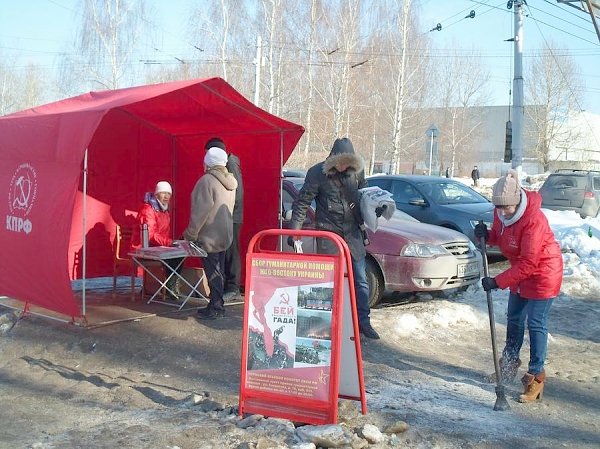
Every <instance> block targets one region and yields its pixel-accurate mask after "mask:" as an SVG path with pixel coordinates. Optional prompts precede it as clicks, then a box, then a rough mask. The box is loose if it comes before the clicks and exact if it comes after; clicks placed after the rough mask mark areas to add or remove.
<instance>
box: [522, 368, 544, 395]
mask: <svg viewBox="0 0 600 449" xmlns="http://www.w3.org/2000/svg"><path fill="white" fill-rule="evenodd" d="M545 380H546V373H545V372H544V371H542V372H541V373H539V374H531V373H526V374H525V375H524V376H523V378H522V379H521V382H522V383H523V386H524V387H525V391H524V392H523V394H522V395H521V396H519V402H533V401H535V400H536V399H542V396H543V394H544V381H545Z"/></svg>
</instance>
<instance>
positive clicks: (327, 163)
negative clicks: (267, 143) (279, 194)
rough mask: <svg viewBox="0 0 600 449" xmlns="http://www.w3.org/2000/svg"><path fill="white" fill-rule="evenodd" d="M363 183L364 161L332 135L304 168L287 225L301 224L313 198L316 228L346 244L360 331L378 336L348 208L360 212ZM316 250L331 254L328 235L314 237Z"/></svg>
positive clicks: (355, 223)
mask: <svg viewBox="0 0 600 449" xmlns="http://www.w3.org/2000/svg"><path fill="white" fill-rule="evenodd" d="M366 186H367V182H366V180H365V174H364V162H363V160H362V158H361V157H360V156H358V155H357V154H356V153H355V152H354V147H353V146H352V142H350V139H348V138H345V137H344V138H341V139H336V140H335V142H334V143H333V148H332V149H331V153H330V154H329V156H328V157H327V159H325V160H324V161H323V162H320V163H318V164H316V165H314V166H312V167H311V168H310V169H309V170H308V172H307V174H306V178H305V180H304V185H303V186H302V189H301V190H300V193H299V195H298V198H297V199H296V200H295V201H294V204H293V205H292V220H291V227H292V229H301V228H302V224H303V223H304V218H305V217H306V210H307V209H308V207H309V206H310V204H311V202H312V201H313V200H315V201H316V203H317V207H316V211H315V214H316V215H315V219H316V228H317V229H318V230H324V231H331V232H334V233H336V234H338V235H339V236H341V237H342V238H343V239H344V240H345V241H346V243H347V244H348V247H349V248H350V252H351V254H352V271H353V272H354V288H355V290H356V300H357V314H358V322H359V328H360V332H361V333H362V334H363V335H364V336H365V337H368V338H373V339H378V338H379V334H378V333H377V332H376V331H375V329H373V327H372V326H371V319H370V309H369V284H368V282H367V276H366V270H365V256H366V254H367V252H366V250H365V240H364V238H363V232H362V230H361V225H363V223H362V219H360V218H359V219H357V215H356V214H355V213H354V212H353V210H352V208H351V206H353V204H352V203H354V204H356V210H357V213H358V214H360V207H359V204H360V201H359V192H358V189H361V188H363V187H366ZM359 221H360V223H359ZM317 251H318V252H319V253H323V254H332V253H334V252H336V247H335V244H334V243H333V242H332V241H331V240H329V239H317Z"/></svg>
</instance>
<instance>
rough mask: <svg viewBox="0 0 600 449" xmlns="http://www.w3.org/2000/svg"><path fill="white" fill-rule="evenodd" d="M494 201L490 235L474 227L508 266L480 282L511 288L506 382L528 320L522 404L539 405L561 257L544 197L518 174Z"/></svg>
mask: <svg viewBox="0 0 600 449" xmlns="http://www.w3.org/2000/svg"><path fill="white" fill-rule="evenodd" d="M492 202H493V203H494V205H495V206H496V213H495V214H494V222H493V224H492V229H491V231H489V232H488V230H487V227H486V226H485V225H484V224H483V223H480V224H478V225H477V226H476V227H475V235H476V236H477V237H478V238H481V237H485V238H486V240H487V242H488V243H489V244H490V245H497V246H498V247H499V248H500V250H501V251H502V254H503V255H504V257H506V258H507V259H508V261H509V262H510V268H508V269H507V270H505V271H503V272H502V273H500V274H499V275H497V276H496V277H484V278H483V279H482V280H481V283H482V285H483V288H484V290H485V291H490V290H493V289H496V288H501V289H505V288H509V289H510V295H509V297H508V313H507V324H506V344H505V346H504V350H503V351H502V358H501V359H500V366H501V373H502V376H503V378H506V379H507V380H508V381H510V380H512V379H514V377H515V376H516V374H517V370H518V368H519V366H520V364H521V360H520V359H519V353H520V351H521V346H522V345H523V337H524V333H525V320H527V328H528V329H529V366H528V369H527V373H526V374H525V375H524V376H523V378H522V379H521V381H522V383H523V385H524V389H525V390H524V392H523V394H522V395H521V396H520V401H521V402H530V401H535V400H536V399H538V398H541V397H542V394H543V391H544V381H545V379H546V375H545V372H544V362H545V360H546V349H547V346H548V314H549V312H550V307H551V306H552V303H553V301H554V298H555V297H556V296H557V295H558V293H559V292H560V286H561V283H562V276H563V260H562V254H561V250H560V246H559V245H558V242H557V241H556V239H555V237H554V234H553V233H552V230H551V229H550V225H549V224H548V220H547V219H546V216H545V215H544V213H543V212H542V211H541V204H542V198H541V196H540V194H539V193H537V192H528V191H525V190H523V189H522V188H521V185H520V183H519V179H518V174H517V172H516V171H515V170H509V171H508V173H507V174H506V176H503V177H501V178H500V179H499V180H498V181H497V182H496V184H495V185H494V188H493V193H492Z"/></svg>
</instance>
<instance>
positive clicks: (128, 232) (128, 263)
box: [112, 225, 137, 300]
mask: <svg viewBox="0 0 600 449" xmlns="http://www.w3.org/2000/svg"><path fill="white" fill-rule="evenodd" d="M132 237H133V229H132V228H130V227H125V226H123V227H121V226H119V225H117V227H116V236H115V245H114V246H115V252H114V258H113V288H112V296H113V298H114V297H115V294H116V291H117V274H118V271H119V268H120V267H121V266H125V267H127V268H129V270H130V272H131V298H132V300H134V290H135V278H136V277H137V267H136V266H135V264H134V263H133V260H131V257H129V255H128V254H127V253H128V252H129V248H130V246H131V238H132Z"/></svg>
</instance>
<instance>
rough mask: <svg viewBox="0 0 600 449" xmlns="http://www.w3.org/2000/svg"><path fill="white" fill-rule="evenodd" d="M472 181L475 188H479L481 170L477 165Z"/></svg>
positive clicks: (472, 174) (472, 171)
mask: <svg viewBox="0 0 600 449" xmlns="http://www.w3.org/2000/svg"><path fill="white" fill-rule="evenodd" d="M471 179H472V180H473V186H474V187H479V169H478V168H477V165H476V166H475V167H473V170H471Z"/></svg>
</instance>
